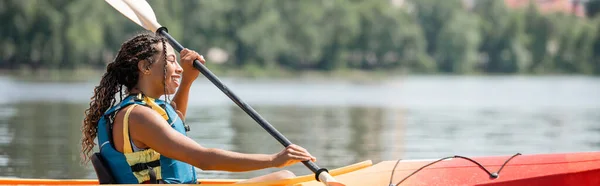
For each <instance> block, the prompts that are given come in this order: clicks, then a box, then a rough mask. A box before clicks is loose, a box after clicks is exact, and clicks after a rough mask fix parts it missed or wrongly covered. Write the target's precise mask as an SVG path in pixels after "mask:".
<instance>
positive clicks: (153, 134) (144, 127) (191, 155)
mask: <svg viewBox="0 0 600 186" xmlns="http://www.w3.org/2000/svg"><path fill="white" fill-rule="evenodd" d="M129 125H130V130H131V131H132V132H131V137H132V138H133V139H134V140H137V141H139V142H141V143H143V144H144V145H146V146H148V147H150V148H152V149H154V150H156V151H157V152H158V153H160V154H162V155H164V156H167V157H170V158H173V159H177V160H180V161H183V162H186V163H189V164H191V165H193V166H195V167H198V168H200V169H203V170H224V171H232V172H241V171H252V170H258V169H264V168H269V167H283V166H287V165H291V164H294V163H297V162H300V161H303V160H313V161H315V158H314V157H312V156H311V155H310V154H309V153H308V152H306V150H305V149H303V148H302V147H299V146H296V145H293V146H291V147H289V148H286V149H284V150H283V151H282V152H280V153H277V154H271V155H267V154H244V153H237V152H232V151H226V150H221V149H214V148H205V147H202V146H201V145H199V144H198V143H196V142H195V141H193V140H192V139H190V138H188V137H187V136H185V135H183V134H181V133H179V132H177V131H176V130H174V129H173V128H171V126H169V124H168V123H167V122H166V121H165V120H164V119H163V118H162V117H160V115H158V114H157V113H155V112H154V111H152V110H151V109H149V108H146V107H136V108H134V109H133V111H132V113H131V115H130V118H129Z"/></svg>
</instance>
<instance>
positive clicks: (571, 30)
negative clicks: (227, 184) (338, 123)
mask: <svg viewBox="0 0 600 186" xmlns="http://www.w3.org/2000/svg"><path fill="white" fill-rule="evenodd" d="M149 3H150V4H151V5H152V7H153V8H154V10H155V12H156V14H157V17H158V19H159V22H160V23H161V24H162V25H163V26H166V27H168V28H169V30H170V33H171V34H172V35H173V36H174V37H175V38H177V39H178V40H179V41H180V42H181V43H182V44H183V45H184V46H186V47H188V48H192V49H195V50H197V51H199V52H200V53H202V54H205V55H207V56H208V57H209V61H213V62H218V63H210V64H209V65H210V68H215V69H222V70H224V71H229V70H241V71H252V72H254V73H258V74H260V73H262V72H282V71H283V72H302V71H324V72H331V71H334V72H338V71H348V70H356V71H375V72H391V73H449V74H595V75H599V74H600V34H598V33H599V32H600V16H598V11H599V7H600V1H598V0H543V1H541V0H533V1H525V0H520V1H514V0H443V1H440V0H369V1H357V0H302V1H278V0H252V1H233V0H219V1H216V0H203V1H159V0H150V1H149ZM0 22H2V29H0V69H9V70H14V69H20V70H23V69H27V70H32V69H33V70H38V69H99V70H102V69H103V68H104V67H105V66H106V63H108V62H110V61H112V59H113V58H114V56H115V54H116V52H117V51H118V49H119V47H120V44H121V43H122V42H123V41H125V40H126V39H127V38H129V37H131V36H132V35H133V34H136V33H140V32H141V30H142V29H141V28H140V27H138V26H137V25H135V24H134V23H132V22H130V21H129V20H127V19H126V18H125V17H123V16H122V15H121V14H119V13H118V12H117V11H116V10H114V9H113V8H112V7H110V6H109V5H108V4H106V3H105V2H104V1H100V0H97V1H72V0H51V1H38V0H3V1H0ZM217 64H218V65H217Z"/></svg>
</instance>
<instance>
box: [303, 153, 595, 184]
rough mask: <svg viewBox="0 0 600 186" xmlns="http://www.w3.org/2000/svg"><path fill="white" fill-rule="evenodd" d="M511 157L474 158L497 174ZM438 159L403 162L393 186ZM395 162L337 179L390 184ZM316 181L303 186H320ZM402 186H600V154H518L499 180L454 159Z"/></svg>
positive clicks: (349, 181)
mask: <svg viewBox="0 0 600 186" xmlns="http://www.w3.org/2000/svg"><path fill="white" fill-rule="evenodd" d="M510 157H511V156H494V157H474V158H471V159H472V160H475V161H476V162H479V163H480V164H481V165H483V166H484V167H485V168H486V169H488V170H489V171H490V172H492V173H493V172H496V171H498V169H500V167H501V166H502V164H504V163H505V161H506V160H508V159H509V158H510ZM433 161H435V160H419V161H400V163H399V164H398V166H397V167H396V169H395V170H394V177H393V179H392V184H394V185H395V184H397V183H398V182H399V181H400V180H402V179H404V178H406V177H407V176H408V175H410V174H411V173H413V172H415V171H416V170H417V169H419V168H421V167H423V166H424V165H427V164H429V163H431V162H433ZM395 164H396V161H384V162H381V163H378V164H376V165H373V166H372V167H369V168H365V169H361V170H358V171H354V172H350V173H347V174H343V175H339V176H336V179H337V180H338V181H340V182H342V183H345V184H346V185H386V186H387V185H389V183H390V176H391V173H392V169H393V168H394V165H395ZM319 184H320V183H317V182H310V183H305V184H303V185H308V186H312V185H315V186H316V185H319ZM400 185H410V186H421V185H422V186H425V185H429V186H431V185H440V186H441V185H443V186H452V185H478V186H515V185H534V186H538V185H539V186H549V185H557V186H558V185H560V186H563V185H585V186H587V185H600V152H587V153H568V154H538V155H535V154H534V155H519V156H516V157H515V158H513V159H512V160H510V161H509V162H508V163H507V164H506V165H505V166H504V168H503V169H502V171H501V172H500V174H499V177H498V178H490V176H489V174H488V173H487V172H485V171H484V170H483V169H481V168H480V167H479V166H478V165H476V164H474V163H473V162H470V161H468V160H466V159H460V158H453V159H449V160H445V161H441V162H438V163H435V164H433V165H431V166H428V167H426V168H424V169H422V170H421V171H419V172H417V173H415V174H414V175H412V176H410V177H409V178H407V179H406V180H405V181H404V182H403V183H402V184H400Z"/></svg>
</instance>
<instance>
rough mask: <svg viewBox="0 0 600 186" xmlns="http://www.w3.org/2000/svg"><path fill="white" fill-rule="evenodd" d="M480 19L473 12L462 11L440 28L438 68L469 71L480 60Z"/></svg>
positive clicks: (437, 54) (442, 70) (471, 70)
mask: <svg viewBox="0 0 600 186" xmlns="http://www.w3.org/2000/svg"><path fill="white" fill-rule="evenodd" d="M480 42H481V36H480V35H479V20H478V19H477V17H476V16H473V15H472V14H471V13H465V12H460V13H456V14H454V15H453V16H452V18H451V19H450V20H449V21H448V22H447V23H446V24H445V26H444V27H443V28H442V29H441V30H440V33H439V36H438V41H437V42H436V44H437V46H436V48H437V52H436V55H435V59H436V61H437V64H438V70H439V71H441V72H448V73H468V72H473V71H475V70H476V69H477V65H478V62H479V51H478V48H479V45H480Z"/></svg>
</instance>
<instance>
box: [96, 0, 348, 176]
mask: <svg viewBox="0 0 600 186" xmlns="http://www.w3.org/2000/svg"><path fill="white" fill-rule="evenodd" d="M105 1H106V2H107V3H108V4H110V5H111V6H112V7H114V8H115V9H117V11H119V12H121V14H123V15H124V16H125V17H127V18H129V19H130V20H132V21H133V22H135V23H137V24H138V25H140V26H142V27H144V28H145V29H147V30H150V31H152V32H156V33H158V34H160V35H162V36H164V37H165V38H167V40H168V41H169V43H171V45H172V46H173V48H174V49H175V50H177V52H181V50H183V48H184V47H183V46H182V45H181V44H179V42H177V41H176V40H175V39H174V38H173V37H171V35H169V33H167V28H165V27H163V26H161V25H160V24H158V21H157V20H156V15H155V14H154V11H153V10H152V7H150V5H149V4H148V2H146V0H105ZM194 68H196V69H198V70H199V71H200V73H202V74H203V75H204V76H206V78H207V79H208V80H210V82H212V83H213V84H214V85H215V86H217V87H218V88H219V89H221V91H222V92H223V93H225V95H227V96H228V97H229V98H230V99H231V100H232V101H233V102H234V103H235V104H237V105H238V106H239V107H240V108H241V109H242V110H244V111H245V112H246V113H247V114H248V115H250V117H251V118H252V119H254V121H256V122H258V124H260V126H261V127H263V128H264V129H265V130H266V131H267V132H269V134H271V136H273V137H274V138H275V139H277V141H279V143H281V144H282V145H283V146H285V147H287V146H289V145H291V144H292V143H291V142H290V141H289V140H288V139H287V138H286V137H285V136H283V135H282V134H281V133H280V132H279V131H277V129H275V128H274V127H273V126H272V125H271V124H270V123H269V122H267V120H265V119H264V118H263V117H261V116H260V115H259V114H258V113H257V112H256V111H254V109H253V108H252V107H250V105H248V104H246V103H245V102H243V101H242V100H241V99H240V98H239V97H237V96H236V95H235V94H234V93H233V92H231V91H230V90H229V89H228V88H227V86H225V85H224V84H223V83H222V82H221V81H220V80H219V79H218V78H217V77H216V76H215V75H214V74H213V73H212V72H211V71H210V70H208V68H206V67H205V66H204V65H202V63H200V61H198V60H195V61H194ZM302 163H303V164H304V165H305V166H306V167H308V168H309V169H310V170H311V171H312V172H313V173H315V179H316V180H318V181H320V182H323V183H324V184H325V185H328V186H344V184H342V183H340V182H338V181H336V180H335V179H334V178H333V177H332V176H331V175H329V173H328V172H327V169H324V168H319V166H317V165H316V164H315V163H313V162H311V161H303V162H302Z"/></svg>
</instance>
